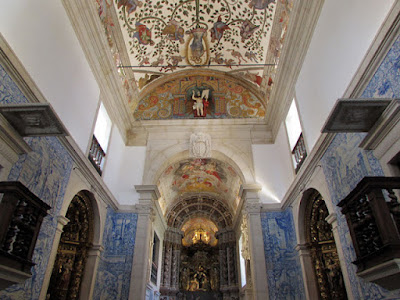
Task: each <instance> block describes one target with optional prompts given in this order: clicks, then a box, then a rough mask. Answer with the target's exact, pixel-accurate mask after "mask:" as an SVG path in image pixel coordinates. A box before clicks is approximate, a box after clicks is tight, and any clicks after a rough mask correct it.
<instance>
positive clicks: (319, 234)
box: [305, 191, 347, 300]
mask: <svg viewBox="0 0 400 300" xmlns="http://www.w3.org/2000/svg"><path fill="white" fill-rule="evenodd" d="M328 215H329V212H328V208H327V207H326V204H325V201H324V199H323V198H322V196H321V194H320V193H318V192H317V191H314V192H313V193H312V194H310V196H309V198H308V202H307V205H306V212H305V235H306V241H307V244H308V247H309V251H310V254H311V259H312V265H313V268H314V272H315V277H316V281H317V285H316V286H317V287H318V295H319V297H320V299H324V300H333V299H344V300H345V299H347V293H346V288H345V285H344V281H343V275H342V271H341V268H340V260H339V256H338V253H337V248H336V243H335V239H334V236H333V232H332V226H331V225H330V224H329V223H328V222H327V220H326V218H327V217H328Z"/></svg>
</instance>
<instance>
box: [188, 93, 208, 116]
mask: <svg viewBox="0 0 400 300" xmlns="http://www.w3.org/2000/svg"><path fill="white" fill-rule="evenodd" d="M209 95H210V90H203V91H202V92H201V95H200V92H197V95H196V93H195V91H194V90H193V91H192V100H193V101H194V102H193V110H194V112H193V113H194V116H195V117H206V116H207V107H208V97H209Z"/></svg>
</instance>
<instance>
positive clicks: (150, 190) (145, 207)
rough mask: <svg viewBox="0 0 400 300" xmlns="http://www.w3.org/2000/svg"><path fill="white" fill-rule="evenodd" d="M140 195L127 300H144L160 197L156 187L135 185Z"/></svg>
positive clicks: (148, 279)
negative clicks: (156, 203) (156, 208)
mask: <svg viewBox="0 0 400 300" xmlns="http://www.w3.org/2000/svg"><path fill="white" fill-rule="evenodd" d="M135 189H136V191H137V192H138V193H139V194H140V198H139V204H136V209H137V212H138V220H137V228H136V238H135V251H134V255H133V264H132V273H131V282H130V289H129V299H146V286H147V283H149V282H150V272H151V263H152V262H151V253H150V245H151V243H152V242H153V240H152V237H153V222H154V219H155V201H157V200H158V198H159V197H160V192H159V191H158V188H157V186H156V185H135Z"/></svg>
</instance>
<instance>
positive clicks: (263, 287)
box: [240, 184, 268, 300]
mask: <svg viewBox="0 0 400 300" xmlns="http://www.w3.org/2000/svg"><path fill="white" fill-rule="evenodd" d="M260 190H261V186H260V185H258V184H243V185H242V186H241V188H240V196H241V197H242V199H243V207H244V208H243V215H244V216H245V217H246V218H247V222H248V230H249V250H250V269H251V282H252V285H253V296H254V299H255V300H261V299H262V300H265V299H266V295H268V281H267V268H266V263H265V249H264V239H263V232H262V228H261V203H260V200H259V198H258V192H259V191H260Z"/></svg>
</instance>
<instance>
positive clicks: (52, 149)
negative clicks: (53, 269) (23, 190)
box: [0, 65, 72, 300]
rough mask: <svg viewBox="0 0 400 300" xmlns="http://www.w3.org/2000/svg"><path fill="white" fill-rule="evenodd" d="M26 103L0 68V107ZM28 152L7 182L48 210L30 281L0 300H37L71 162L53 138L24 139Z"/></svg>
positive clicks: (4, 294) (8, 291)
mask: <svg viewBox="0 0 400 300" xmlns="http://www.w3.org/2000/svg"><path fill="white" fill-rule="evenodd" d="M25 102H27V99H26V98H25V96H24V95H23V94H22V92H21V91H20V89H19V88H18V86H17V85H16V84H15V83H14V82H13V81H12V79H11V78H10V77H9V76H8V74H7V73H6V72H5V71H4V69H3V68H2V67H1V65H0V104H4V103H25ZM25 140H26V142H27V143H28V144H29V145H30V147H31V148H32V150H33V151H32V152H30V153H29V154H26V155H22V156H20V158H19V161H18V162H17V163H16V164H15V165H14V166H13V167H12V169H11V172H10V174H9V176H8V180H11V181H21V182H22V183H23V184H24V185H26V186H27V187H28V188H29V189H30V190H31V191H32V192H33V193H34V194H36V195H37V196H38V197H39V198H40V199H42V200H43V201H44V202H46V203H47V204H49V205H50V206H51V207H52V208H51V210H50V213H49V215H48V216H47V217H46V218H45V219H44V221H43V223H42V227H41V231H40V233H39V237H38V240H37V243H36V248H35V251H34V253H33V257H32V260H33V262H34V263H36V265H35V266H34V267H33V268H32V278H31V279H29V280H27V281H26V282H25V283H24V284H17V285H13V286H11V287H9V288H8V289H7V290H5V291H1V292H0V299H2V300H8V299H21V300H29V299H32V300H36V299H38V298H39V294H40V289H41V286H42V282H43V278H44V273H45V271H46V267H47V263H48V259H49V257H50V251H51V247H52V245H53V239H54V235H55V230H56V226H57V219H56V216H57V215H58V214H59V211H60V209H61V205H62V201H63V199H64V193H65V188H66V186H67V184H68V180H69V176H70V173H71V169H72V159H71V157H70V155H69V153H68V152H67V151H66V150H65V149H64V147H63V146H62V145H61V143H60V142H59V141H58V139H57V138H55V137H45V138H27V139H25Z"/></svg>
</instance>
